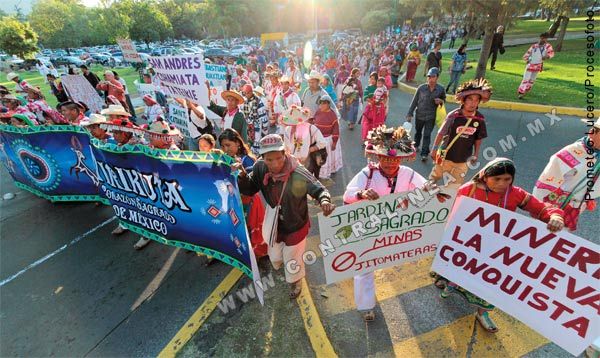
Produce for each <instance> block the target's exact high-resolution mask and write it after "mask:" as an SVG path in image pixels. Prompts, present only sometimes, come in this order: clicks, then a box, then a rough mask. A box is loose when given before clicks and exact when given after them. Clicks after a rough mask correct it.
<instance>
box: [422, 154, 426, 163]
mask: <svg viewBox="0 0 600 358" xmlns="http://www.w3.org/2000/svg"><path fill="white" fill-rule="evenodd" d="M421 161H422V162H423V163H425V162H427V156H426V155H422V156H421Z"/></svg>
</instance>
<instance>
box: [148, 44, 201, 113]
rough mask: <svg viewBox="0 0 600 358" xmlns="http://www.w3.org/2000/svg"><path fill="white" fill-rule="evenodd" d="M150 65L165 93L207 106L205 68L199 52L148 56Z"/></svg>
mask: <svg viewBox="0 0 600 358" xmlns="http://www.w3.org/2000/svg"><path fill="white" fill-rule="evenodd" d="M150 65H151V66H152V67H153V68H154V71H155V72H156V76H158V78H159V79H160V86H161V89H162V90H163V91H164V92H165V94H167V95H169V96H171V97H183V98H187V99H189V100H191V101H192V102H194V103H196V104H201V105H204V106H208V88H207V87H206V83H205V82H206V70H205V68H204V59H203V57H202V55H201V54H196V55H180V56H162V57H150Z"/></svg>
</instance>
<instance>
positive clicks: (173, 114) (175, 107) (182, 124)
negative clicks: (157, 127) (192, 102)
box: [169, 102, 191, 139]
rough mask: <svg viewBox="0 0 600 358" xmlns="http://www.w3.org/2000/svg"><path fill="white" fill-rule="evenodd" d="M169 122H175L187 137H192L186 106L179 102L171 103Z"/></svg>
mask: <svg viewBox="0 0 600 358" xmlns="http://www.w3.org/2000/svg"><path fill="white" fill-rule="evenodd" d="M169 122H170V123H173V124H174V125H175V127H177V129H179V131H181V134H182V135H183V136H184V137H185V138H188V139H189V138H191V135H190V131H189V129H188V124H189V118H188V111H187V109H186V108H184V107H181V106H180V105H179V104H177V102H173V103H171V104H169Z"/></svg>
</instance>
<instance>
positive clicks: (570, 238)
mask: <svg viewBox="0 0 600 358" xmlns="http://www.w3.org/2000/svg"><path fill="white" fill-rule="evenodd" d="M432 269H433V270H434V271H435V272H437V273H438V274H440V275H442V276H444V277H446V278H448V279H449V280H451V281H452V282H455V283H456V284H458V285H460V286H461V287H463V288H464V289H466V290H468V291H469V292H471V293H473V294H475V295H477V296H479V297H481V298H483V299H485V300H486V301H488V302H489V303H491V304H493V305H495V306H497V307H498V308H500V309H501V310H502V311H504V312H506V313H508V314H510V315H512V316H514V317H515V318H517V319H519V320H520V321H522V322H523V323H525V324H527V325H528V326H529V327H531V328H532V329H534V330H536V331H537V332H539V333H540V334H542V335H543V336H544V337H546V338H548V339H549V340H551V341H553V342H554V343H556V344H557V345H559V346H560V347H562V348H563V349H565V350H566V351H568V352H569V353H571V354H573V355H579V354H580V353H581V352H582V351H583V350H584V349H585V348H586V347H588V346H589V345H590V343H591V342H592V341H593V340H594V339H595V338H597V337H598V336H600V292H599V288H600V246H599V245H596V244H594V243H592V242H590V241H588V240H585V239H582V238H580V237H577V236H575V235H573V234H570V233H569V232H566V231H560V232H557V233H551V232H550V231H548V229H547V228H546V224H545V223H543V222H542V221H539V220H536V219H533V218H530V217H526V216H523V215H520V214H518V213H515V212H512V211H508V210H505V209H502V208H499V207H496V206H492V205H489V204H487V203H483V202H481V201H478V200H475V199H471V198H467V197H460V198H458V199H457V201H456V204H455V207H454V208H453V211H452V213H451V215H450V218H449V221H448V226H447V227H446V230H445V232H444V238H443V239H442V241H441V242H440V244H439V248H438V251H437V254H436V257H435V260H434V262H433V266H432ZM506 329H510V327H506Z"/></svg>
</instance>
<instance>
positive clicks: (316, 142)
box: [282, 105, 327, 179]
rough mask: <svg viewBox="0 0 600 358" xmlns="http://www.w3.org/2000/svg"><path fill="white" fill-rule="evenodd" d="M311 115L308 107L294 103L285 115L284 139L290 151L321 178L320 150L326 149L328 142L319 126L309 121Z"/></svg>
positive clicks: (321, 162)
mask: <svg viewBox="0 0 600 358" xmlns="http://www.w3.org/2000/svg"><path fill="white" fill-rule="evenodd" d="M310 117H311V114H310V110H309V109H308V108H301V107H298V106H295V105H293V106H292V107H291V108H290V109H289V110H288V111H287V112H286V114H284V116H283V121H282V122H283V124H284V125H286V128H285V131H284V136H283V141H284V143H285V148H286V149H287V150H288V152H289V153H290V154H292V155H293V156H294V157H296V158H297V159H298V161H300V163H301V164H302V165H304V166H305V167H306V169H308V171H309V172H311V173H312V175H314V176H315V178H317V179H319V174H320V172H321V166H322V165H323V157H322V155H321V154H320V153H318V152H319V151H320V150H321V149H325V147H326V146H327V142H326V141H325V138H323V134H321V131H320V130H319V128H317V127H316V126H314V125H312V124H310V123H309V122H308V119H309V118H310Z"/></svg>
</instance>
